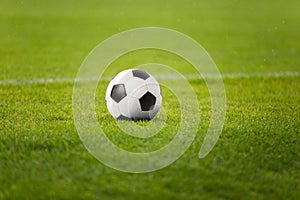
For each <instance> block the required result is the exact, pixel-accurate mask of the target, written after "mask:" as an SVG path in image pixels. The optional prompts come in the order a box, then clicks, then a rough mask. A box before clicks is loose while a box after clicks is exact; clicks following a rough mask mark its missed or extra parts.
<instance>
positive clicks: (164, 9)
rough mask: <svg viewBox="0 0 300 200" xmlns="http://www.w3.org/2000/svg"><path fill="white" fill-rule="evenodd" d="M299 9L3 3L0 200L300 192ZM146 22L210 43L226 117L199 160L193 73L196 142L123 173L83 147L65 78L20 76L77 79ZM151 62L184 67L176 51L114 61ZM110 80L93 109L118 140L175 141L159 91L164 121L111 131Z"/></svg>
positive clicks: (171, 104) (291, 4)
mask: <svg viewBox="0 0 300 200" xmlns="http://www.w3.org/2000/svg"><path fill="white" fill-rule="evenodd" d="M299 9H300V3H299V2H298V1H296V0H295V1H276V2H274V1H266V0H264V1H260V2H256V3H252V2H247V1H214V0H213V1H184V2H181V1H173V2H167V1H151V2H148V1H136V2H135V1H114V2H112V1H101V2H98V1H76V2H73V1H51V2H50V1H41V2H37V1H23V2H18V1H2V2H1V6H0V34H1V37H0V70H1V73H0V81H1V82H0V83H1V84H0V199H241V198H243V199H299V198H300V192H299V191H300V172H299V171H300V138H299V134H300V106H299V102H300V94H299V91H300V78H299V73H300V70H299V69H300V68H299V67H300V43H299V42H297V41H299V40H300V29H299V28H298V24H299V21H300V13H299V12H298V10H299ZM144 26H161V27H167V28H172V29H176V30H178V31H181V32H183V33H186V34H187V35H189V36H191V37H193V38H194V39H196V40H197V41H198V42H200V43H201V44H202V45H203V46H204V47H205V48H206V49H207V50H208V52H209V53H210V54H211V56H212V57H213V59H214V60H215V62H216V64H217V65H218V67H219V69H220V71H221V73H223V74H232V75H233V76H232V77H231V78H224V84H225V89H226V96H227V113H226V121H225V125H224V129H223V131H222V134H221V137H220V139H219V140H218V143H217V144H216V146H215V148H214V149H213V151H211V152H210V154H209V155H208V156H207V157H205V158H204V159H199V158H198V152H199V149H200V147H201V144H202V142H203V138H204V136H205V131H206V130H207V127H208V125H209V119H210V114H211V113H210V112H211V110H210V97H209V93H208V90H207V88H206V86H205V83H204V81H203V80H190V83H191V85H192V87H193V89H194V90H195V92H196V94H197V97H198V100H199V106H200V107H199V108H200V110H201V116H200V117H201V123H200V125H199V128H198V134H197V136H196V140H195V141H194V143H193V144H192V146H191V147H190V148H189V150H188V151H187V152H186V153H185V154H184V155H183V156H182V157H181V158H180V159H179V160H177V161H176V162H175V163H173V164H172V165H170V166H168V167H166V168H164V169H161V170H159V171H156V172H152V173H146V174H130V173H122V172H119V171H116V170H114V169H111V168H108V167H106V166H105V165H103V164H101V163H100V162H98V161H97V160H96V159H95V158H93V157H92V156H91V155H90V154H89V153H88V152H87V150H86V149H85V147H84V145H83V144H82V142H81V141H80V139H79V136H78V135H77V132H76V129H75V125H74V121H73V116H72V89H73V84H72V83H71V82H62V83H48V84H40V83H37V84H34V83H29V82H28V80H36V79H40V78H75V76H76V73H77V70H78V68H79V67H80V64H81V63H82V61H83V60H84V58H85V57H86V56H87V55H88V53H89V52H90V51H91V49H92V48H94V47H95V46H96V45H97V44H98V43H99V42H101V41H103V40H104V39H106V38H107V37H109V36H111V35H112V34H115V33H118V32H120V31H123V30H127V29H130V28H136V27H144ZM134 55H135V56H136V57H135V56H134ZM150 61H159V62H162V63H164V64H168V65H170V66H174V67H176V68H177V69H180V70H181V72H182V73H187V74H190V73H191V71H189V69H190V68H189V67H188V66H187V64H186V63H184V62H182V61H180V60H179V59H178V57H176V56H174V55H173V56H172V55H166V54H164V53H162V52H154V51H148V52H140V53H139V52H136V53H135V54H134V53H133V54H131V55H128V56H127V57H126V58H124V59H123V60H122V59H120V60H119V61H116V62H115V63H114V64H113V65H112V66H111V69H112V71H113V69H115V68H114V67H117V66H118V67H120V68H128V67H134V66H136V65H137V64H141V63H143V62H150ZM270 72H272V73H275V74H276V73H277V72H280V73H277V74H279V77H276V76H269V75H268V74H269V73H270ZM283 72H289V74H290V76H280V74H284V73H283ZM241 73H242V74H244V75H247V74H250V75H251V74H259V76H256V77H250V78H243V77H241V75H240V74H241ZM264 74H265V75H266V76H264ZM10 80H13V81H10ZM16 80H23V83H22V84H20V83H19V82H18V81H16ZM24 80H25V81H24ZM21 82H22V81H21ZM107 84H108V82H101V83H99V86H98V94H99V99H96V108H97V111H96V112H97V116H98V120H99V123H100V124H107V126H106V128H105V130H106V134H107V136H108V137H109V138H110V139H111V140H112V141H114V143H116V144H117V145H118V146H120V147H122V148H124V149H127V150H131V151H142V152H143V151H147V150H155V149H158V148H160V147H162V146H164V145H165V144H167V143H168V142H169V141H170V140H171V139H172V137H173V136H174V132H173V129H172V127H175V126H176V124H178V121H179V118H178V116H179V113H178V102H177V100H176V98H175V96H174V95H172V93H171V92H170V91H168V89H167V88H164V87H163V94H164V104H163V106H164V108H165V109H166V110H167V114H169V115H168V125H169V127H170V128H169V129H166V130H165V131H164V132H163V133H161V134H159V135H157V136H155V137H153V138H149V139H135V138H133V137H130V136H126V135H125V134H122V133H119V132H118V129H117V128H116V126H115V121H114V120H113V118H112V117H110V115H109V114H108V112H107V110H106V109H105V105H104V104H103V99H101V98H100V97H101V94H103V91H105V87H106V86H107ZM101 91H102V93H101ZM129 123H130V122H129ZM139 124H140V125H146V123H145V124H144V123H141V122H139Z"/></svg>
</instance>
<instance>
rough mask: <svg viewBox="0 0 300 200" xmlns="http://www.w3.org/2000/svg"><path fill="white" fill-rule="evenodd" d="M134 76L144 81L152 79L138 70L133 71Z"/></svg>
mask: <svg viewBox="0 0 300 200" xmlns="http://www.w3.org/2000/svg"><path fill="white" fill-rule="evenodd" d="M132 74H133V76H134V77H138V78H141V79H144V80H146V79H147V78H149V77H150V75H149V74H148V73H147V72H144V71H142V70H138V69H135V70H132Z"/></svg>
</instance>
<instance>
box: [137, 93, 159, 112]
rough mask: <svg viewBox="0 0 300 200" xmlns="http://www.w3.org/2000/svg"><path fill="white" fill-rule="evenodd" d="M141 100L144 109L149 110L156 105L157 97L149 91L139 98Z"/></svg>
mask: <svg viewBox="0 0 300 200" xmlns="http://www.w3.org/2000/svg"><path fill="white" fill-rule="evenodd" d="M139 101H140V105H141V108H142V111H149V110H152V109H153V108H154V105H155V103H156V98H155V96H154V95H153V94H151V93H150V92H147V93H146V94H144V96H142V97H141V98H140V99H139Z"/></svg>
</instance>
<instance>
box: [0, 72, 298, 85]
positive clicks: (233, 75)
mask: <svg viewBox="0 0 300 200" xmlns="http://www.w3.org/2000/svg"><path fill="white" fill-rule="evenodd" d="M204 76H205V77H206V78H209V79H217V78H220V75H218V74H205V75H204ZM299 76H300V72H266V73H260V72H254V73H225V74H222V78H223V79H235V78H256V77H257V78H280V77H299ZM155 77H156V78H157V80H178V76H177V75H173V74H164V75H157V76H155ZM185 78H186V79H188V80H198V79H201V77H200V76H199V75H197V74H188V75H185ZM101 80H102V81H103V80H104V81H109V80H111V78H110V77H103V78H102V79H101ZM74 81H75V78H40V79H24V80H17V79H9V80H0V85H39V84H51V83H74ZM76 81H81V82H93V81H98V78H97V77H91V78H85V79H76Z"/></svg>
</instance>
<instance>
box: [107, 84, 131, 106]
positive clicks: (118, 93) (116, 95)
mask: <svg viewBox="0 0 300 200" xmlns="http://www.w3.org/2000/svg"><path fill="white" fill-rule="evenodd" d="M126 95H127V94H126V91H125V86H124V84H117V85H114V86H113V88H112V90H111V93H110V97H111V98H112V99H113V100H114V101H115V102H117V103H119V102H120V101H121V100H122V99H123V98H124V97H126Z"/></svg>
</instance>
